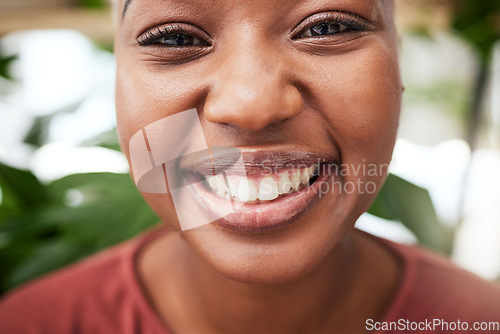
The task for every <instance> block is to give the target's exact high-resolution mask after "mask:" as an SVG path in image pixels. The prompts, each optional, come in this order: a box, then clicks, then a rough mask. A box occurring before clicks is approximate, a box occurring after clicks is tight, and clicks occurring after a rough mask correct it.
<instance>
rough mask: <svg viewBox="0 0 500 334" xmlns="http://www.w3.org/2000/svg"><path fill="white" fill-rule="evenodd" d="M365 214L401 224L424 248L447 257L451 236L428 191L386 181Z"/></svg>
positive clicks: (398, 180) (393, 178)
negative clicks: (438, 215) (442, 222)
mask: <svg viewBox="0 0 500 334" xmlns="http://www.w3.org/2000/svg"><path fill="white" fill-rule="evenodd" d="M368 213H370V214H373V215H375V216H378V217H380V218H384V219H389V220H398V221H400V222H402V223H403V224H404V225H405V226H406V227H407V228H408V229H409V230H410V231H412V232H413V233H414V234H415V236H416V237H417V239H418V240H419V242H420V243H421V244H422V245H424V246H427V247H429V248H431V249H434V250H437V251H440V252H443V253H446V254H449V253H450V251H451V246H452V235H453V233H452V231H451V230H450V229H448V228H446V227H444V226H443V225H442V224H441V223H440V222H439V220H438V217H437V215H436V211H435V210H434V206H433V204H432V201H431V198H430V196H429V193H428V192H427V190H425V189H423V188H420V187H418V186H416V185H414V184H412V183H410V182H408V181H406V180H404V179H402V178H399V177H397V176H395V175H393V174H390V175H389V176H388V177H387V180H386V182H385V184H384V186H383V187H382V189H381V191H380V193H379V194H378V196H377V198H376V199H375V201H374V202H373V204H372V206H371V207H370V209H369V210H368Z"/></svg>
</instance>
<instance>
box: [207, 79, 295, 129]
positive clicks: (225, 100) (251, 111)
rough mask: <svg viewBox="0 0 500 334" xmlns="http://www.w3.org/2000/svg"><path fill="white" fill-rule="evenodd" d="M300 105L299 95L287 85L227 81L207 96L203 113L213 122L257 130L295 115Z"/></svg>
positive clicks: (292, 87)
mask: <svg viewBox="0 0 500 334" xmlns="http://www.w3.org/2000/svg"><path fill="white" fill-rule="evenodd" d="M303 106H304V102H303V99H302V95H301V94H300V92H299V90H298V89H297V88H296V87H294V86H293V85H290V84H282V85H279V84H278V83H275V84H269V82H268V83H267V84H265V83H257V82H254V83H252V84H249V82H248V81H247V82H246V83H245V84H239V83H234V84H230V83H229V82H227V83H226V84H225V85H223V86H222V87H221V88H220V89H219V90H216V91H212V92H211V93H210V94H209V95H208V96H207V99H206V101H205V108H204V114H205V117H206V119H207V120H208V121H210V122H213V123H223V124H230V125H234V126H237V127H239V128H242V129H245V130H249V131H258V130H261V129H263V128H265V127H266V126H268V125H270V124H273V123H277V122H280V121H284V120H286V119H290V118H292V117H294V116H295V115H297V114H299V113H300V112H301V111H302V109H303Z"/></svg>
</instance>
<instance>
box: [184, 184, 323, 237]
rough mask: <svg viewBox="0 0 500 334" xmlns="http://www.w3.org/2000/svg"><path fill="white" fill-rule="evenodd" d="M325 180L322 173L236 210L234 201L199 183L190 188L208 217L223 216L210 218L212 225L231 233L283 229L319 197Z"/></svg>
mask: <svg viewBox="0 0 500 334" xmlns="http://www.w3.org/2000/svg"><path fill="white" fill-rule="evenodd" d="M326 179H327V176H326V175H320V177H318V179H317V180H316V182H314V183H313V184H312V185H310V186H309V187H307V188H304V189H303V190H301V191H299V192H294V193H291V194H290V195H287V196H283V197H281V198H278V199H275V200H273V201H270V202H267V203H259V204H243V205H242V206H241V207H238V208H237V209H235V207H234V205H235V203H238V202H233V201H230V200H229V199H225V198H221V197H219V196H217V195H216V194H215V193H213V192H211V191H209V190H208V189H206V188H205V187H204V186H203V185H201V184H200V183H198V184H197V185H196V186H195V187H194V190H195V191H194V192H195V194H194V196H195V197H196V199H197V201H198V203H199V204H200V206H201V207H203V208H204V210H205V212H206V213H207V214H208V216H209V217H223V218H219V219H212V220H211V221H213V223H214V224H215V225H216V226H218V227H221V228H223V229H225V230H230V231H232V232H242V233H262V232H268V231H272V230H277V229H282V228H286V227H288V226H290V225H292V224H293V223H295V222H296V221H298V218H299V217H301V216H302V215H303V214H304V213H305V212H306V211H308V208H309V207H310V205H311V204H312V202H314V201H315V200H316V199H319V189H320V185H321V182H324V181H325V180H326ZM239 205H241V202H240V204H239Z"/></svg>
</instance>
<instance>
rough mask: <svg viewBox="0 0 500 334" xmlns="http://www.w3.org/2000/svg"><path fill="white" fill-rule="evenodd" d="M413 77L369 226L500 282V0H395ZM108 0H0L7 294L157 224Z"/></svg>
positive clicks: (0, 279)
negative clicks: (138, 159) (124, 118)
mask: <svg viewBox="0 0 500 334" xmlns="http://www.w3.org/2000/svg"><path fill="white" fill-rule="evenodd" d="M396 4H397V24H398V27H399V31H400V36H401V67H402V75H403V81H404V84H405V87H406V92H405V96H404V103H403V111H402V119H401V124H400V131H399V139H398V142H397V144H396V150H395V154H394V159H393V162H392V165H391V175H390V177H389V178H388V180H387V182H386V185H385V186H384V188H383V189H382V191H381V193H380V195H379V196H378V197H377V199H376V201H375V203H374V204H373V206H372V207H371V209H370V210H369V212H370V214H365V215H363V216H362V217H361V218H360V220H359V221H358V223H357V226H358V227H359V228H361V229H364V230H367V231H369V232H370V233H373V234H376V235H380V236H383V237H386V238H389V239H392V240H395V241H398V242H404V243H410V244H416V243H419V244H421V245H422V246H424V247H427V248H430V249H433V250H435V251H437V252H440V253H442V254H444V255H445V256H448V257H450V258H451V260H452V261H454V262H455V263H457V264H458V265H459V266H462V267H464V268H466V269H468V270H471V271H473V272H475V273H476V274H478V275H480V276H482V277H485V278H487V279H491V280H500V42H499V38H500V1H498V0H481V1H475V0H419V1H414V0H396ZM112 40H113V22H112V18H111V12H110V8H109V5H108V3H107V1H106V0H44V1H43V2H42V1H39V0H0V264H1V265H0V293H3V292H5V291H6V290H8V289H10V288H12V287H14V286H16V285H19V284H21V283H23V282H26V281H27V280H30V279H33V278H35V277H38V276H40V275H43V274H45V273H47V272H50V271H52V270H55V269H57V268H60V267H61V266H64V265H66V264H69V263H71V262H74V261H76V260H79V259H81V258H83V257H85V256H88V255H90V254H92V253H94V252H96V251H98V250H101V249H103V248H105V247H108V246H110V245H113V244H115V243H117V242H120V241H122V240H126V239H128V238H131V237H132V236H134V235H136V234H138V233H140V231H142V230H144V229H146V228H148V227H151V226H153V225H154V224H156V223H158V218H157V217H156V216H155V214H154V213H153V212H152V211H151V210H150V209H149V207H148V206H147V205H146V204H145V202H144V201H143V199H142V197H141V196H140V195H139V193H138V192H137V190H136V188H135V186H134V184H133V183H132V181H131V179H130V177H129V176H128V174H127V173H128V164H127V161H126V159H125V158H124V156H123V155H122V154H121V153H120V152H119V147H118V143H117V138H116V133H115V115H114V96H113V94H114V92H113V90H114V67H115V65H114V58H113V50H112V49H113V47H112V43H113V42H112Z"/></svg>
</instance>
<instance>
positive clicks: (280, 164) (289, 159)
mask: <svg viewBox="0 0 500 334" xmlns="http://www.w3.org/2000/svg"><path fill="white" fill-rule="evenodd" d="M337 162H338V158H337V157H336V156H334V155H331V154H327V153H324V152H314V151H308V150H300V149H297V148H295V147H279V148H274V149H252V148H245V147H230V146H213V147H211V148H210V149H207V150H203V151H198V152H195V153H191V154H187V155H184V156H183V157H181V158H180V164H179V165H180V166H179V167H180V169H182V170H185V171H191V172H195V173H198V174H202V175H215V174H220V173H222V172H224V171H226V170H228V169H230V172H231V174H242V175H245V174H247V175H248V174H252V173H258V174H260V173H262V171H263V170H264V169H268V168H270V169H272V170H280V169H291V168H303V167H306V166H311V165H314V164H322V163H337Z"/></svg>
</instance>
